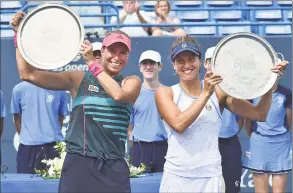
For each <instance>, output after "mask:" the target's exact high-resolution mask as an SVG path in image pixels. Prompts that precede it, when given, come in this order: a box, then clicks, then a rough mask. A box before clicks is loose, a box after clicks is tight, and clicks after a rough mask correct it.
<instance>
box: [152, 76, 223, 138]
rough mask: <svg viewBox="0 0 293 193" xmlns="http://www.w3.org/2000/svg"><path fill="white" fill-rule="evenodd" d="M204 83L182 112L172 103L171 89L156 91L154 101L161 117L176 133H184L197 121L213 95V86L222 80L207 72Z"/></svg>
mask: <svg viewBox="0 0 293 193" xmlns="http://www.w3.org/2000/svg"><path fill="white" fill-rule="evenodd" d="M205 81H206V82H207V83H205V88H204V91H203V92H202V93H201V94H200V95H199V97H198V99H197V100H196V101H194V102H193V103H192V105H190V106H189V107H188V108H187V109H186V110H185V111H183V112H181V111H180V110H179V108H178V107H177V106H176V104H175V103H174V102H173V91H172V89H171V88H169V87H160V88H159V89H158V90H157V91H156V93H155V100H156V105H157V108H158V110H159V113H160V115H161V117H162V118H163V119H164V120H165V121H166V123H167V124H168V125H169V126H170V127H171V128H172V129H174V130H175V131H177V132H178V133H182V132H184V131H185V129H187V128H188V127H189V126H190V125H191V124H192V123H193V122H194V121H195V120H196V119H197V117H198V116H199V114H200V113H201V111H202V109H203V108H204V106H205V105H206V103H207V101H208V100H209V98H210V96H211V94H212V93H213V91H214V87H215V85H216V84H218V83H219V82H221V81H222V78H221V77H219V76H218V75H212V72H207V73H206V75H205Z"/></svg>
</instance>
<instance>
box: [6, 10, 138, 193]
mask: <svg viewBox="0 0 293 193" xmlns="http://www.w3.org/2000/svg"><path fill="white" fill-rule="evenodd" d="M24 16H25V14H24V13H22V12H19V13H17V14H15V15H14V16H13V17H12V20H11V22H10V23H11V26H12V27H13V29H14V30H15V31H16V32H17V30H18V26H19V25H20V23H21V19H22V17H24ZM66 35H67V34H66ZM17 41H18V40H17V39H16V36H15V46H16V61H17V67H18V71H19V74H20V76H21V78H22V79H23V80H24V81H28V82H30V83H32V84H35V85H37V86H39V87H42V88H46V89H51V90H68V91H70V93H71V96H72V98H73V104H72V113H71V115H70V122H69V129H68V131H67V134H66V137H65V142H66V151H67V154H66V158H65V161H64V164H63V168H62V174H61V179H60V184H59V192H131V190H130V189H131V188H130V179H129V168H128V164H127V163H126V161H125V159H124V155H125V142H126V137H127V126H128V122H129V117H130V112H131V111H130V109H131V108H132V104H133V103H134V102H135V100H136V98H137V96H138V94H139V92H140V87H141V81H140V79H139V77H137V76H128V77H125V78H124V77H122V76H121V75H120V72H121V71H122V70H123V68H124V67H125V65H126V64H127V60H128V57H129V53H130V51H131V40H130V38H129V36H128V35H127V34H125V33H124V32H121V31H119V30H117V31H112V32H110V33H108V34H107V35H106V36H105V38H104V40H103V46H102V49H101V56H102V60H101V63H99V62H97V61H95V58H94V56H93V50H92V46H91V44H90V43H89V42H88V41H85V42H84V43H83V44H82V45H81V48H80V53H81V54H82V55H83V57H84V60H85V62H86V64H87V65H89V71H86V72H83V71H66V72H61V73H54V72H48V71H39V70H36V68H33V67H32V66H31V65H30V64H29V63H28V62H27V61H26V60H25V59H24V57H23V56H22V55H21V53H20V51H19V49H18V42H17ZM44 46H46V45H44ZM64 52H66V50H64ZM60 54H62V53H60Z"/></svg>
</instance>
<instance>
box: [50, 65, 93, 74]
mask: <svg viewBox="0 0 293 193" xmlns="http://www.w3.org/2000/svg"><path fill="white" fill-rule="evenodd" d="M68 70H79V71H88V70H89V68H88V66H87V65H85V64H68V65H66V66H64V67H61V68H57V69H54V70H52V71H53V72H63V71H68Z"/></svg>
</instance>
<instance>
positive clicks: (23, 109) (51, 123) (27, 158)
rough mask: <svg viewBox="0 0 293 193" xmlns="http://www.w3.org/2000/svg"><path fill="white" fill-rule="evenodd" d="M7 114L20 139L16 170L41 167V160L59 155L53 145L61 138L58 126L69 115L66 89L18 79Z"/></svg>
mask: <svg viewBox="0 0 293 193" xmlns="http://www.w3.org/2000/svg"><path fill="white" fill-rule="evenodd" d="M11 113H12V114H13V118H14V124H15V127H16V131H17V133H18V134H19V139H20V144H19V147H18V152H17V158H16V164H17V173H29V174H33V173H35V169H44V164H42V163H41V160H43V159H54V158H55V157H57V156H59V155H58V152H57V151H56V150H55V148H54V146H55V144H56V142H60V141H63V140H64V137H63V135H62V131H61V129H62V125H63V119H64V116H66V115H68V114H69V111H68V100H67V95H66V92H65V91H53V90H47V89H43V88H40V87H37V86H35V85H33V84H31V83H28V82H21V83H19V84H17V85H15V87H14V88H13V91H12V98H11Z"/></svg>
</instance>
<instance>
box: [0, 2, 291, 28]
mask: <svg viewBox="0 0 293 193" xmlns="http://www.w3.org/2000/svg"><path fill="white" fill-rule="evenodd" d="M64 4H65V5H67V6H70V7H77V6H78V7H84V6H101V7H102V8H104V7H108V8H111V9H113V10H114V13H109V12H103V13H100V14H80V17H104V18H108V17H116V18H117V21H118V23H117V24H108V23H106V24H92V25H85V26H84V27H85V28H106V29H111V28H121V27H171V26H178V27H196V26H248V25H250V26H260V27H266V26H267V25H292V22H290V21H281V22H279V21H276V22H255V20H254V19H252V18H255V11H257V10H281V11H284V10H292V9H291V7H216V8H215V7H175V8H173V9H172V11H177V12H178V11H182V12H184V11H209V12H210V13H211V12H213V11H231V10H233V11H237V10H241V11H246V12H250V14H251V13H252V15H250V17H252V18H251V19H250V20H248V23H239V22H238V21H229V22H227V23H223V22H220V23H206V22H201V23H198V22H197V23H181V24H176V25H175V24H149V23H148V24H120V23H119V10H118V8H117V7H116V6H115V5H113V4H112V3H98V2H91V3H67V2H66V1H64ZM38 5H39V4H27V5H25V6H24V7H22V9H21V10H22V11H23V12H27V11H28V9H29V8H33V7H36V6H38ZM143 10H145V11H154V8H149V7H143ZM15 12H16V11H12V10H1V12H0V13H15ZM244 14H245V13H244ZM246 14H247V13H246ZM210 18H211V17H210ZM1 29H10V28H9V27H5V26H1Z"/></svg>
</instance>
